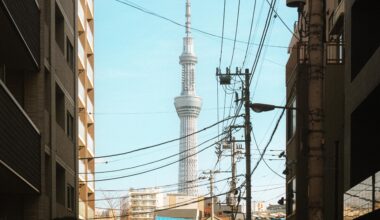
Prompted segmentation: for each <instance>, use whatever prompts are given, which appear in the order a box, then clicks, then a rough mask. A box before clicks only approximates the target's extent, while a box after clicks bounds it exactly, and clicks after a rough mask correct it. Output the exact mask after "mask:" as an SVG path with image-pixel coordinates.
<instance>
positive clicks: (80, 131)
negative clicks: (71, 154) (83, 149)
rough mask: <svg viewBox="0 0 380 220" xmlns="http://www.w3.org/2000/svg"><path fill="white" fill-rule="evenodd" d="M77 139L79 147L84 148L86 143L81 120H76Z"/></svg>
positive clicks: (84, 130)
mask: <svg viewBox="0 0 380 220" xmlns="http://www.w3.org/2000/svg"><path fill="white" fill-rule="evenodd" d="M78 137H79V145H81V146H84V143H86V129H85V127H84V124H83V122H82V120H80V119H79V120H78Z"/></svg>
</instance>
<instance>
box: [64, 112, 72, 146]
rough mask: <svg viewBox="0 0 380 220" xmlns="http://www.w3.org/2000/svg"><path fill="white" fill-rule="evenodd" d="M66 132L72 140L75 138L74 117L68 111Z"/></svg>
mask: <svg viewBox="0 0 380 220" xmlns="http://www.w3.org/2000/svg"><path fill="white" fill-rule="evenodd" d="M66 134H67V136H68V137H69V138H70V140H74V117H73V116H72V115H71V113H70V112H67V113H66Z"/></svg>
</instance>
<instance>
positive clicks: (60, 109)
mask: <svg viewBox="0 0 380 220" xmlns="http://www.w3.org/2000/svg"><path fill="white" fill-rule="evenodd" d="M55 88H56V89H55V120H56V122H57V124H58V125H59V126H61V128H63V129H65V94H64V93H63V91H62V90H61V88H60V87H59V86H58V85H57V84H56V85H55Z"/></svg>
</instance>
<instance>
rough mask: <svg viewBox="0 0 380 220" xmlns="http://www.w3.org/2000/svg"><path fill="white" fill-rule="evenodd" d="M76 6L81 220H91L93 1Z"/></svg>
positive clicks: (92, 197) (86, 1)
mask: <svg viewBox="0 0 380 220" xmlns="http://www.w3.org/2000/svg"><path fill="white" fill-rule="evenodd" d="M77 4H78V14H77V15H78V19H77V25H78V31H77V33H78V35H77V39H76V40H77V42H78V55H77V68H78V97H77V102H78V137H77V141H78V150H79V152H78V157H79V160H78V166H79V218H80V219H89V218H93V217H94V210H95V201H94V199H95V183H94V182H91V181H93V180H94V171H95V160H94V159H93V157H94V156H95V144H94V143H95V142H94V137H95V136H94V0H77ZM81 158H85V159H81Z"/></svg>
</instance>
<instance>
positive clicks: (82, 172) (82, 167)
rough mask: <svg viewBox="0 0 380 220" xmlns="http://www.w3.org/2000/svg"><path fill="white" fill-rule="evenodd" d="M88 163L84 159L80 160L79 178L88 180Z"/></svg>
mask: <svg viewBox="0 0 380 220" xmlns="http://www.w3.org/2000/svg"><path fill="white" fill-rule="evenodd" d="M85 173H86V165H85V164H84V161H83V160H79V178H80V180H81V181H86V174H85Z"/></svg>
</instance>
